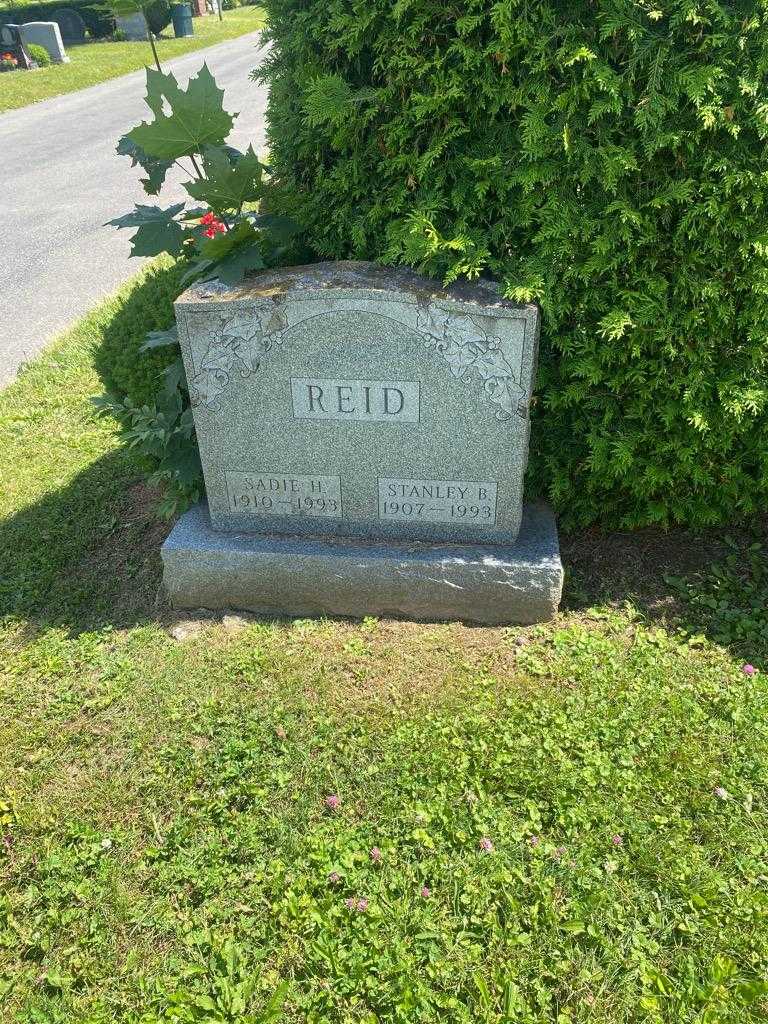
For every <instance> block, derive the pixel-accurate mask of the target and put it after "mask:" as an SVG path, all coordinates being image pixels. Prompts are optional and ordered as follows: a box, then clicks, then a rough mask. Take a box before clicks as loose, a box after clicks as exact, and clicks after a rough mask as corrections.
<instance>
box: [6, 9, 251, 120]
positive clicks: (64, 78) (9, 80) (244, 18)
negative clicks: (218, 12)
mask: <svg viewBox="0 0 768 1024" xmlns="http://www.w3.org/2000/svg"><path fill="white" fill-rule="evenodd" d="M194 22H195V34H194V36H190V37H188V38H186V39H175V38H173V36H172V32H173V29H172V28H171V27H170V26H169V27H168V28H167V29H166V30H165V34H166V35H169V38H167V39H159V40H158V42H157V48H158V52H159V54H160V60H161V61H164V60H170V58H171V57H180V56H181V55H182V54H184V53H190V52H191V51H192V50H199V49H201V48H202V47H204V46H213V45H214V43H223V42H224V41H225V40H226V39H234V38H236V37H237V36H242V35H245V33H246V32H256V31H258V29H260V28H262V27H263V26H264V12H263V11H262V10H261V8H260V7H237V8H235V9H234V10H231V11H225V12H224V20H223V21H221V22H220V21H219V19H218V18H217V17H213V16H212V15H209V16H208V17H206V18H195V19H194ZM66 50H67V55H68V56H69V57H70V63H69V64H54V65H51V66H50V67H47V68H38V69H36V70H35V71H23V72H22V71H14V72H11V73H10V74H8V73H6V74H4V75H3V76H2V79H0V112H2V111H5V110H14V109H16V108H17V107H26V106H27V104H29V103H37V102H38V101H39V100H47V99H50V97H51V96H61V95H62V94H63V93H66V92H75V91H76V90H77V89H85V88H86V87H87V86H89V85H97V84H98V83H99V82H106V81H107V79H109V78H117V77H118V76H119V75H125V74H127V73H128V72H129V71H138V70H139V69H140V68H143V67H144V66H145V65H147V64H150V65H151V64H152V51H151V49H150V46H149V43H148V42H146V43H144V42H132V43H99V42H96V43H84V44H83V45H81V46H73V45H71V44H68V45H67V47H66Z"/></svg>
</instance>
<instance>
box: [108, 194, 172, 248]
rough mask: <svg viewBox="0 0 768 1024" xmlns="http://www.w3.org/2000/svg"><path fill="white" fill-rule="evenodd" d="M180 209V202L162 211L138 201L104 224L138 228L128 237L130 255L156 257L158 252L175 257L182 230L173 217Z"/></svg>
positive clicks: (157, 207) (159, 208)
mask: <svg viewBox="0 0 768 1024" xmlns="http://www.w3.org/2000/svg"><path fill="white" fill-rule="evenodd" d="M183 209H184V203H174V205H173V206H169V207H168V209H166V210H163V209H161V207H159V206H142V205H141V204H140V203H139V204H137V205H136V208H135V209H134V210H133V212H132V213H126V214H124V215H123V216H122V217H116V218H115V219H114V220H109V221H107V223H108V224H111V225H113V226H114V227H116V228H138V231H137V232H136V234H135V235H133V237H132V238H131V244H132V246H133V248H132V249H131V256H158V255H159V254H160V253H161V252H169V253H171V255H172V256H177V255H178V254H179V253H180V252H181V246H182V243H183V241H184V229H183V227H182V226H181V224H179V222H178V221H176V220H174V217H175V216H176V214H177V213H179V212H180V211H181V210H183Z"/></svg>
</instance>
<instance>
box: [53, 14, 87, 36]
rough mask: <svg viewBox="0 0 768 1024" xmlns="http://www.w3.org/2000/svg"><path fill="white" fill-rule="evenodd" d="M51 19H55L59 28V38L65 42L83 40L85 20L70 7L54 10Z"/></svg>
mask: <svg viewBox="0 0 768 1024" xmlns="http://www.w3.org/2000/svg"><path fill="white" fill-rule="evenodd" d="M51 21H55V22H56V24H57V25H58V26H59V29H60V30H61V38H62V39H63V40H64V42H65V43H83V42H85V22H84V21H83V19H82V18H81V17H80V15H79V14H78V13H77V11H73V10H72V9H71V8H70V7H62V8H60V9H59V10H58V11H54V12H53V14H52V15H51Z"/></svg>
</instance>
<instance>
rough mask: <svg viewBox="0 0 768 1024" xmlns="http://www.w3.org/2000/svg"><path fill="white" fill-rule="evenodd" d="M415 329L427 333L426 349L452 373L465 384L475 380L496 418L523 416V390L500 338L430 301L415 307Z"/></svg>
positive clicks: (524, 415)
mask: <svg viewBox="0 0 768 1024" xmlns="http://www.w3.org/2000/svg"><path fill="white" fill-rule="evenodd" d="M417 327H418V329H419V330H420V331H421V332H422V333H424V334H426V335H428V340H427V342H426V345H427V348H428V349H431V350H432V351H434V352H436V353H437V354H438V355H440V356H442V358H443V359H444V360H445V361H446V363H447V364H448V367H449V369H450V371H451V373H452V374H453V376H454V377H455V378H456V379H457V380H460V381H462V382H463V383H465V384H469V383H471V382H472V380H473V379H475V378H476V379H479V380H480V381H481V383H482V385H483V389H484V391H485V393H486V395H487V396H488V398H489V400H490V401H491V402H492V403H493V404H494V405H496V406H498V408H497V410H496V418H497V419H499V420H509V419H511V417H512V416H513V415H516V416H522V417H523V418H525V417H526V415H527V411H528V405H527V402H526V400H525V392H524V391H523V388H522V387H521V386H520V384H519V383H518V381H517V378H516V377H515V371H514V370H513V368H512V367H511V366H510V364H509V362H508V361H507V357H506V356H505V355H504V351H503V349H502V347H501V338H498V337H496V336H494V335H489V334H487V333H486V331H484V330H483V329H482V328H481V327H480V326H478V324H477V322H476V321H475V319H474V318H473V317H471V316H468V315H463V314H454V313H449V312H448V311H447V310H445V309H442V308H441V307H440V306H437V305H435V304H434V303H433V304H430V305H429V306H427V307H426V309H421V310H419V319H418V322H417Z"/></svg>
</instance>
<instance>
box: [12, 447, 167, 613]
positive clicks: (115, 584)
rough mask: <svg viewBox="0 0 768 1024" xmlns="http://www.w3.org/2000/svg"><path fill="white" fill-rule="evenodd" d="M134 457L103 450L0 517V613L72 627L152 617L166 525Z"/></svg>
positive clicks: (157, 588) (156, 607) (157, 596)
mask: <svg viewBox="0 0 768 1024" xmlns="http://www.w3.org/2000/svg"><path fill="white" fill-rule="evenodd" d="M136 477H137V469H136V465H135V463H134V462H132V461H131V459H130V458H129V457H128V456H127V455H126V454H124V453H123V452H120V451H117V452H111V453H109V454H108V455H105V456H103V457H102V458H100V459H98V460H97V461H95V462H93V463H92V464H91V465H90V466H89V467H88V468H87V469H86V470H85V471H84V472H82V473H80V474H79V475H78V476H77V477H75V478H74V479H73V480H72V481H71V482H70V483H69V484H67V486H65V487H63V488H61V489H60V490H56V491H52V492H51V493H49V494H47V495H46V496H45V497H44V498H42V499H40V500H39V501H37V502H36V503H34V504H32V505H30V506H28V507H26V508H24V509H23V510H21V511H20V512H18V513H16V514H15V515H13V516H10V517H9V518H7V519H5V520H2V521H0V617H5V616H8V617H10V618H13V619H20V620H27V621H28V622H29V624H30V627H31V628H32V629H37V628H41V627H46V626H60V627H63V628H65V629H67V630H69V631H71V632H74V633H81V632H87V631H90V630H94V629H100V628H103V627H105V626H115V627H124V626H130V625H136V624H138V623H142V622H147V621H150V620H152V619H154V618H156V617H157V612H158V606H159V604H161V603H162V598H161V596H160V581H161V565H160V546H161V544H162V542H163V540H164V539H165V536H166V535H167V533H168V531H169V529H170V525H169V524H168V523H165V522H159V521H158V520H157V519H156V518H155V516H154V511H153V509H154V505H155V504H156V501H157V495H156V494H154V493H153V492H150V491H149V490H148V489H147V488H146V487H145V486H144V485H143V484H141V483H137V482H136Z"/></svg>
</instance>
